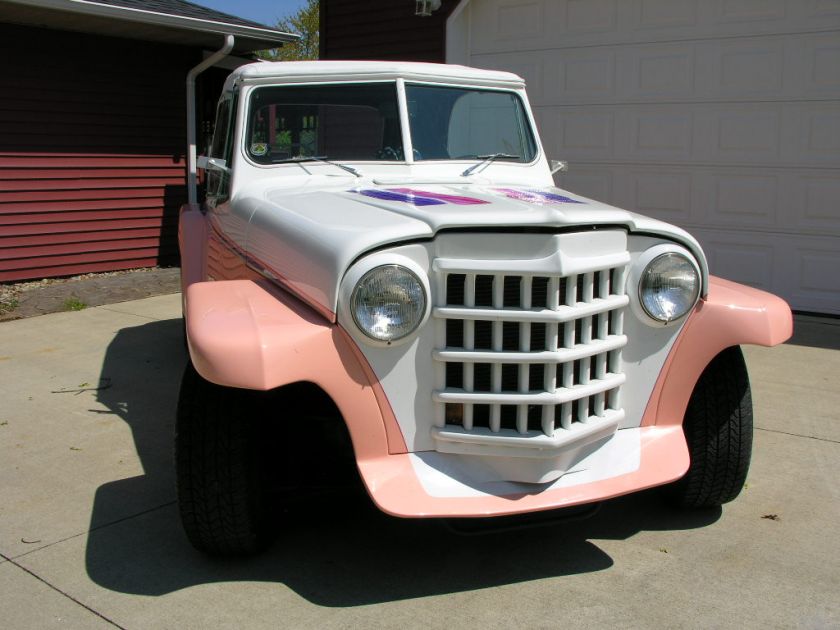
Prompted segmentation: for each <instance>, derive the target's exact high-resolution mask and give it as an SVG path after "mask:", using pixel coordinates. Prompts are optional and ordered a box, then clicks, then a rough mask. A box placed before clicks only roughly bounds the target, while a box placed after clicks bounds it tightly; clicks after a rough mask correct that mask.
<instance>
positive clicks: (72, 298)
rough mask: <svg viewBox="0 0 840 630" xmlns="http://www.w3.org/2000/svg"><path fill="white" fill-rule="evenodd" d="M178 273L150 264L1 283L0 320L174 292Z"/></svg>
mask: <svg viewBox="0 0 840 630" xmlns="http://www.w3.org/2000/svg"><path fill="white" fill-rule="evenodd" d="M180 273H181V272H180V269H178V268H177V267H167V268H158V267H152V268H146V269H129V270H127V271H109V272H105V273H87V274H84V275H81V276H74V277H72V278H47V279H44V280H36V281H33V282H18V283H14V284H2V285H0V322H2V321H9V320H12V319H22V318H24V317H33V316H35V315H44V314H46V313H58V312H61V311H80V310H83V309H85V308H88V307H90V306H101V305H103V304H116V303H117V302H126V301H128V300H137V299H140V298H145V297H152V296H154V295H166V294H169V293H177V292H178V291H180V290H181V281H180Z"/></svg>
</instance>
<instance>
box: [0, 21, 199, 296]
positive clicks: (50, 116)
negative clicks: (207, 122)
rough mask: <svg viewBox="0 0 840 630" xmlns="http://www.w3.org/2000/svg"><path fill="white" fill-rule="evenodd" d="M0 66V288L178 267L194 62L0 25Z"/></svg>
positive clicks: (178, 54)
mask: <svg viewBox="0 0 840 630" xmlns="http://www.w3.org/2000/svg"><path fill="white" fill-rule="evenodd" d="M33 43H37V45H36V44H33ZM0 59H2V61H0V94H2V95H3V97H2V98H0V282H8V281H15V280H25V279H32V278H42V277H50V276H64V275H73V274H79V273H87V272H91V271H108V270H116V269H128V268H132V267H142V266H151V265H157V264H167V263H173V262H177V255H178V254H177V237H176V232H177V215H178V209H179V207H180V205H181V203H183V201H184V198H185V187H184V181H185V161H184V150H185V146H184V145H185V142H186V139H185V138H186V133H185V124H184V118H185V113H184V112H185V110H184V98H185V97H184V80H185V76H186V72H187V70H188V69H189V68H190V67H191V66H193V65H195V63H197V61H198V60H199V59H200V52H199V51H197V50H191V49H188V48H184V47H179V46H167V45H162V44H150V43H145V42H138V41H133V40H125V39H116V38H107V37H99V36H90V35H81V34H75V33H65V32H59V31H50V30H45V29H34V28H25V27H19V26H13V25H9V24H0Z"/></svg>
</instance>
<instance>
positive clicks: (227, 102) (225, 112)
mask: <svg viewBox="0 0 840 630" xmlns="http://www.w3.org/2000/svg"><path fill="white" fill-rule="evenodd" d="M234 103H235V101H233V100H232V99H230V98H224V99H222V100H221V101H220V102H219V106H218V109H217V110H216V125H215V127H214V130H213V143H212V144H211V145H210V157H212V158H218V159H221V160H224V161H225V164H226V165H227V167H228V168H230V163H231V157H232V155H233V151H232V149H233V146H232V145H233V132H234V129H233V127H234V125H233V112H234V111H235V106H234ZM229 194H230V173H229V172H228V171H227V170H223V169H221V168H218V167H213V166H210V167H208V169H207V205H209V206H210V207H214V206H216V205H218V204H220V203H222V202H224V201H225V200H227V198H228V195H229Z"/></svg>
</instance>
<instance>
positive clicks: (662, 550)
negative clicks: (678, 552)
mask: <svg viewBox="0 0 840 630" xmlns="http://www.w3.org/2000/svg"><path fill="white" fill-rule="evenodd" d="M659 551H661V552H662V553H670V552H669V551H668V550H667V549H665V547H660V548H659Z"/></svg>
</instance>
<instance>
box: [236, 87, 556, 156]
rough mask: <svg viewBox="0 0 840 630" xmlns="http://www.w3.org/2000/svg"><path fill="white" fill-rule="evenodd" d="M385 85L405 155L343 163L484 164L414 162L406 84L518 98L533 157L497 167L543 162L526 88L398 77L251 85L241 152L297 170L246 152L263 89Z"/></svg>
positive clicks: (243, 109)
mask: <svg viewBox="0 0 840 630" xmlns="http://www.w3.org/2000/svg"><path fill="white" fill-rule="evenodd" d="M382 83H390V84H394V85H395V86H396V92H397V108H398V113H399V119H400V133H401V135H402V143H403V152H404V156H403V159H402V160H347V159H342V160H339V161H340V162H341V163H343V164H362V165H364V164H375V165H384V166H397V165H403V166H412V165H417V166H421V165H422V166H426V165H428V166H433V165H437V166H440V165H447V164H452V165H455V164H467V165H470V164H476V163H478V162H481V159H479V158H458V159H439V160H415V159H414V145H413V142H412V137H411V124H410V121H409V111H408V99H407V96H406V90H405V88H406V84H411V85H420V86H429V87H442V88H454V89H463V90H471V91H479V92H499V93H502V94H508V95H511V96H513V97H514V98H516V99H517V101H518V104H519V106H520V107H521V108H522V113H523V114H524V122H525V123H526V125H527V129H525V130H524V131H525V132H526V133H528V134H530V137H531V140H532V142H533V143H534V149H535V150H534V157H533V159H532V160H531V161H529V162H518V161H517V162H514V161H507V160H499V161H495V162H493V164H495V165H497V166H498V165H504V166H505V167H508V168H530V167H532V166H534V165H535V164H537V163H539V162H540V160H541V159H542V158H543V148H542V143H541V142H540V137H539V134H538V133H537V126H536V121H535V120H534V115H533V112H532V111H531V108H530V106H529V104H528V101H527V98H526V97H525V96H524V88H523V89H515V88H503V87H491V86H483V85H476V84H474V83H468V82H464V83H461V82H458V81H445V82H444V81H425V80H420V79H415V78H412V79H405V78H403V77H397V78H395V79H393V78H388V79H364V80H359V79H350V78H348V79H346V80H335V79H329V80H324V81H289V82H278V83H270V84H269V83H258V84H252V85H249V86H248V91H247V94H246V95H243V96H244V98H241V99H240V116H241V118H240V121H241V122H240V125H239V128H240V130H241V131H240V133H239V135H240V138H239V142H238V145H239V153H240V156H241V157H242V158H244V160H245V161H246V162H247V163H248V164H249V165H250V166H253V167H256V168H259V169H273V168H278V167H296V166H297V165H296V164H295V163H294V162H279V163H276V164H264V163H260V162H257V161H255V160H253V159H252V158H251V156H250V154H249V152H248V150H247V146H246V144H247V137H248V131H247V130H248V128H249V117H250V112H251V104H252V99H253V96H254V93H255V92H256V90H258V89H260V88H263V87H276V88H279V87H302V86H312V85H362V84H382Z"/></svg>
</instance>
